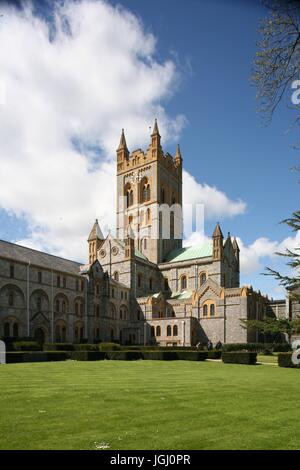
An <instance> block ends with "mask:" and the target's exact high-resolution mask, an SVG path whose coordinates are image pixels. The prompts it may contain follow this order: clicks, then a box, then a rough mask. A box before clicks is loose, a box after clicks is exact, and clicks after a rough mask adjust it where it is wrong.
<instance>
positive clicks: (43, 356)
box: [6, 351, 69, 364]
mask: <svg viewBox="0 0 300 470" xmlns="http://www.w3.org/2000/svg"><path fill="white" fill-rule="evenodd" d="M68 358H69V356H68V353H67V352H64V351H62V352H58V351H50V352H46V351H29V352H8V353H6V362H7V364H13V363H14V364H15V363H17V362H48V361H65V360H66V359H68Z"/></svg>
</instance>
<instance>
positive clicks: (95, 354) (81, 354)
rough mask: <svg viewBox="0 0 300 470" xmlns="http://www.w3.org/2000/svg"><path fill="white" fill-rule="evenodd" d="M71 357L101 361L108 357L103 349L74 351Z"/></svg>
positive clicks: (79, 359) (78, 359) (76, 359)
mask: <svg viewBox="0 0 300 470" xmlns="http://www.w3.org/2000/svg"><path fill="white" fill-rule="evenodd" d="M71 359H73V361H101V360H103V359H106V353H105V352H103V351H72V352H71Z"/></svg>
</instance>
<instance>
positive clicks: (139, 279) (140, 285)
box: [138, 273, 142, 287]
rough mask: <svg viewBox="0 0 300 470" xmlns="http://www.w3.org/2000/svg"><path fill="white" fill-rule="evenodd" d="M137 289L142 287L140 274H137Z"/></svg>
mask: <svg viewBox="0 0 300 470" xmlns="http://www.w3.org/2000/svg"><path fill="white" fill-rule="evenodd" d="M138 287H142V274H141V273H139V274H138Z"/></svg>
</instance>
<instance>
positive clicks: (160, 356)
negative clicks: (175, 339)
mask: <svg viewBox="0 0 300 470" xmlns="http://www.w3.org/2000/svg"><path fill="white" fill-rule="evenodd" d="M142 358H143V359H148V360H152V361H174V360H177V359H178V355H177V351H142Z"/></svg>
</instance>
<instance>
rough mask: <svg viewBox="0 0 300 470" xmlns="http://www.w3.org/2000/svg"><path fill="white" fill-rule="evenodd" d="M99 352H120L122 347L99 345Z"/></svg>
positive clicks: (106, 344)
mask: <svg viewBox="0 0 300 470" xmlns="http://www.w3.org/2000/svg"><path fill="white" fill-rule="evenodd" d="M99 350H100V351H121V350H122V347H121V346H120V345H119V344H117V343H100V344H99Z"/></svg>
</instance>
